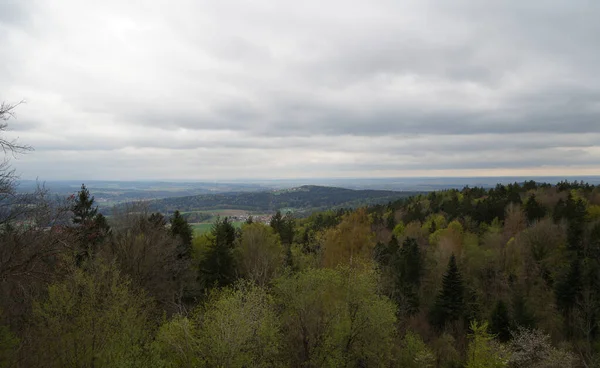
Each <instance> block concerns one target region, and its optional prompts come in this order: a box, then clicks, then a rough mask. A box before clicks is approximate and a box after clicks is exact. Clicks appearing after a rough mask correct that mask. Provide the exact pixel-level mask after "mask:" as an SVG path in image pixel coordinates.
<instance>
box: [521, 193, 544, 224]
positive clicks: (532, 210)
mask: <svg viewBox="0 0 600 368" xmlns="http://www.w3.org/2000/svg"><path fill="white" fill-rule="evenodd" d="M524 210H525V215H526V216H527V220H528V221H529V222H534V221H537V220H539V219H541V218H543V217H544V216H546V208H545V207H544V206H542V205H541V204H540V203H539V202H538V201H537V200H536V199H535V194H532V195H531V196H529V198H527V201H525V206H524Z"/></svg>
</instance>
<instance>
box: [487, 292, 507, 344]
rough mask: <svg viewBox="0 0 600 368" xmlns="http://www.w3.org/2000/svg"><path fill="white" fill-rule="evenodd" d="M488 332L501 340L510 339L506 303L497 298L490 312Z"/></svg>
mask: <svg viewBox="0 0 600 368" xmlns="http://www.w3.org/2000/svg"><path fill="white" fill-rule="evenodd" d="M490 319H491V323H490V332H491V333H492V334H494V335H496V336H497V337H498V340H500V341H501V342H507V341H508V340H510V325H511V323H510V317H509V316H508V308H507V307H506V304H505V303H504V302H503V301H502V300H499V301H498V302H497V303H496V307H495V308H494V311H493V312H492V316H491V318H490Z"/></svg>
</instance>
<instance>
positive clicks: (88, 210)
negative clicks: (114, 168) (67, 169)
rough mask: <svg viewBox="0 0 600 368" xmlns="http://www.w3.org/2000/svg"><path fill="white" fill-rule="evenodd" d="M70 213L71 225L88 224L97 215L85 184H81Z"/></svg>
mask: <svg viewBox="0 0 600 368" xmlns="http://www.w3.org/2000/svg"><path fill="white" fill-rule="evenodd" d="M71 211H72V212H73V223H74V224H76V225H85V224H87V223H89V222H90V221H92V220H93V219H94V217H95V216H96V213H98V207H94V197H93V196H91V195H90V191H89V190H88V189H87V188H86V186H85V184H81V190H80V191H79V193H77V196H76V197H75V202H74V203H73V206H72V207H71Z"/></svg>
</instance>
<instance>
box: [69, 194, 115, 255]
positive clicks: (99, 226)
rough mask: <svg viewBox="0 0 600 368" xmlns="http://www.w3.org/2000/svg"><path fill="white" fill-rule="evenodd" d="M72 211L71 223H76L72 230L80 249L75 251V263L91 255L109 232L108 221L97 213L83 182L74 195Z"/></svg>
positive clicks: (92, 198) (92, 199)
mask: <svg viewBox="0 0 600 368" xmlns="http://www.w3.org/2000/svg"><path fill="white" fill-rule="evenodd" d="M71 212H72V213H73V217H72V221H73V224H75V225H77V227H75V228H74V229H73V230H74V232H75V233H76V234H77V236H78V238H79V246H80V249H79V250H78V251H77V253H76V259H77V263H78V264H81V262H82V261H84V260H86V259H89V258H91V257H93V255H94V254H95V253H96V246H97V245H98V244H99V243H100V242H101V241H102V239H104V236H106V235H107V234H108V233H109V232H110V227H109V225H108V221H107V220H106V218H105V217H104V216H103V215H102V214H101V213H98V207H97V206H94V197H93V196H91V195H90V192H89V190H88V189H87V187H86V186H85V184H81V190H80V191H79V192H78V193H77V195H76V196H75V201H74V203H73V205H72V206H71Z"/></svg>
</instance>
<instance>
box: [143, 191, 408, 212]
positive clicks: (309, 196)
mask: <svg viewBox="0 0 600 368" xmlns="http://www.w3.org/2000/svg"><path fill="white" fill-rule="evenodd" d="M417 193H418V192H398V191H388V190H352V189H344V188H335V187H323V186H314V185H305V186H301V187H297V188H291V189H283V190H276V191H263V192H239V193H227V194H208V195H204V194H203V195H194V196H184V197H172V198H163V199H157V200H151V201H148V202H146V203H147V204H148V207H149V209H150V210H151V211H159V212H163V213H171V212H174V211H175V210H179V211H200V210H211V209H226V208H231V209H241V210H246V211H257V212H271V211H277V210H294V211H307V210H317V209H324V208H339V207H358V206H362V205H370V204H378V203H387V202H389V201H392V200H397V199H399V198H403V197H408V196H412V195H415V194H417Z"/></svg>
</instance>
